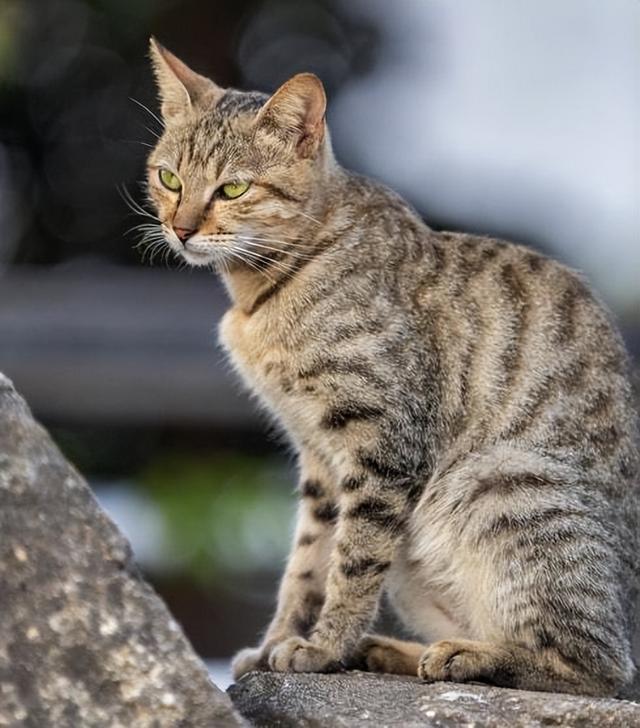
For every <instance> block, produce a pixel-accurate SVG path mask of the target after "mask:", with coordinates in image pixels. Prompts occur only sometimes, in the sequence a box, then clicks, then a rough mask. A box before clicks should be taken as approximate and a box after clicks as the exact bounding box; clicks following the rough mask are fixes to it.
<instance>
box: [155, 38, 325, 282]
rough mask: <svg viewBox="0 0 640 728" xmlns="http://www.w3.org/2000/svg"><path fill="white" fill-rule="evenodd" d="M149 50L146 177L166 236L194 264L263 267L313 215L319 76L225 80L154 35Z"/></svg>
mask: <svg viewBox="0 0 640 728" xmlns="http://www.w3.org/2000/svg"><path fill="white" fill-rule="evenodd" d="M151 60H152V64H153V69H154V72H155V76H156V80H157V83H158V88H159V95H160V101H161V115H162V121H163V125H164V131H163V133H162V135H161V136H160V138H159V140H158V143H157V145H156V147H155V149H153V151H152V152H151V154H150V155H149V160H148V179H147V182H148V192H149V197H150V200H151V202H152V203H153V205H154V206H155V208H156V211H157V216H158V218H159V221H160V226H161V230H162V234H163V235H164V238H165V240H166V242H167V243H168V245H169V246H170V247H171V249H172V250H173V251H174V253H176V254H177V255H178V256H180V257H182V258H184V260H186V261H187V262H188V263H190V264H192V265H212V264H214V265H216V266H218V267H220V268H222V269H224V268H228V267H233V266H235V265H238V264H242V265H249V266H250V267H255V268H262V267H263V264H264V263H265V262H267V261H269V260H272V259H273V258H274V257H276V258H277V257H278V256H280V255H281V254H282V252H283V251H284V250H287V249H289V248H291V247H292V246H294V245H295V244H296V241H299V240H300V237H301V235H302V234H303V233H304V231H305V230H306V229H307V228H308V226H309V224H312V223H311V218H312V217H313V216H312V215H310V213H309V211H310V210H313V209H315V208H316V207H317V205H316V202H317V199H316V198H317V197H318V196H319V195H322V179H323V176H324V175H325V174H326V173H327V171H328V169H329V168H330V167H331V165H332V159H333V157H332V155H331V149H330V144H329V141H328V136H327V131H326V126H325V120H324V116H325V107H326V99H325V94H324V90H323V87H322V83H321V82H320V80H319V79H318V78H317V77H316V76H314V75H312V74H309V73H303V74H298V75H297V76H294V77H293V78H292V79H290V80H289V81H287V82H286V83H285V84H284V85H283V86H281V87H280V88H279V89H278V90H277V91H276V92H275V93H274V94H273V95H272V96H271V97H269V96H268V95H265V94H262V93H257V92H242V91H236V90H233V89H228V90H225V89H222V88H220V87H219V86H217V85H216V84H215V83H214V82H213V81H211V80H209V79H208V78H205V77H203V76H200V75H199V74H197V73H195V72H194V71H192V70H191V69H190V68H188V67H187V66H186V65H185V64H184V63H183V62H182V61H180V60H179V59H178V58H176V56H174V55H173V54H172V53H170V52H169V51H167V50H166V49H165V48H163V47H162V46H160V45H159V44H158V43H157V42H156V41H155V40H154V39H152V40H151ZM298 244H299V242H298Z"/></svg>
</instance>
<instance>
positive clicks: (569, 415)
mask: <svg viewBox="0 0 640 728" xmlns="http://www.w3.org/2000/svg"><path fill="white" fill-rule="evenodd" d="M423 244H424V251H425V252H424V259H423V263H422V266H421V267H420V269H419V270H416V271H415V272H414V274H413V277H414V285H415V290H414V292H413V301H414V303H415V306H416V316H417V317H422V318H423V319H424V322H425V323H424V328H425V332H426V334H427V335H428V336H429V337H430V338H431V339H432V340H433V341H436V342H437V343H438V348H439V353H440V357H441V360H442V361H441V365H442V368H443V370H445V371H447V376H446V377H445V381H446V383H447V386H446V394H445V398H444V399H445V403H444V406H445V407H446V408H448V411H449V415H450V419H453V420H456V421H457V426H459V427H463V426H464V425H465V424H466V425H470V424H475V425H477V426H478V427H480V428H482V429H483V430H484V431H485V432H486V433H489V434H490V435H491V436H492V437H498V438H500V439H519V440H526V441H529V442H535V443H536V444H538V445H540V446H541V447H542V446H544V447H546V448H548V449H549V450H550V451H551V450H553V451H554V452H556V453H561V452H565V454H566V455H567V456H571V455H572V453H573V455H575V453H576V452H577V451H580V452H581V456H582V458H583V465H584V464H588V462H591V461H593V463H592V464H594V465H595V464H597V463H602V462H603V460H605V461H607V462H608V461H609V460H610V459H611V458H614V459H615V458H616V454H617V455H618V456H619V457H623V452H622V451H624V452H626V453H627V454H628V453H630V452H631V450H632V449H633V448H632V445H631V440H632V439H633V436H634V434H635V427H636V415H635V412H634V408H633V405H632V398H631V388H630V384H629V371H628V360H627V356H626V353H625V348H624V345H623V343H622V340H621V337H620V335H619V333H618V331H617V329H616V326H615V324H614V322H613V321H612V318H611V316H610V314H609V312H608V311H607V310H606V308H605V307H604V306H603V305H602V304H601V303H600V301H599V300H598V299H597V297H596V296H595V295H594V293H593V292H592V290H591V288H590V287H589V285H588V283H587V282H586V281H585V280H584V278H583V277H582V276H581V275H580V274H579V273H577V272H575V271H573V270H571V269H569V268H567V267H566V266H564V265H561V264H560V263H558V262H556V261H554V260H552V259H551V258H549V257H546V256H544V255H542V254H540V253H538V252H535V251H533V250H531V249H529V248H526V247H524V246H521V245H516V244H513V243H507V242H504V241H501V240H496V239H493V238H486V237H478V236H473V235H466V234H458V233H435V232H428V233H426V234H425V238H424V243H423ZM620 448H621V449H622V451H621V452H619V453H618V450H619V449H620ZM586 450H589V451H590V455H589V456H587V453H586ZM591 451H592V452H591ZM623 459H624V457H623ZM627 459H628V458H627ZM619 467H620V468H621V469H622V471H625V465H624V463H623V462H622V461H621V462H620V463H619ZM630 467H631V466H629V468H630Z"/></svg>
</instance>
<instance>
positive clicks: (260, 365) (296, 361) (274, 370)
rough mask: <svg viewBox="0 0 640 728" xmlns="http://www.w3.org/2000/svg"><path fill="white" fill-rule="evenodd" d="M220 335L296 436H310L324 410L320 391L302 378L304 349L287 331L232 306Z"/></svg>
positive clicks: (250, 383) (248, 381)
mask: <svg viewBox="0 0 640 728" xmlns="http://www.w3.org/2000/svg"><path fill="white" fill-rule="evenodd" d="M219 338H220V342H221V343H222V345H223V346H224V347H225V349H226V350H227V352H228V354H229V357H230V359H231V361H232V363H233V365H234V367H235V369H236V370H237V371H238V373H239V374H240V375H241V377H242V379H243V380H244V381H245V383H246V384H247V385H248V386H249V387H250V388H251V390H252V391H253V392H254V393H255V394H257V395H258V397H259V398H260V399H261V400H262V402H263V403H264V404H266V405H267V407H268V408H269V409H270V410H271V411H272V413H273V414H274V415H276V417H277V418H278V419H279V420H280V421H281V422H282V423H283V424H284V425H285V427H286V428H287V429H288V430H289V431H290V434H292V435H293V436H297V437H296V439H298V438H300V439H305V438H307V437H308V436H309V435H310V434H311V432H312V430H313V429H314V427H315V423H317V421H318V416H319V413H320V412H321V410H322V406H321V402H319V401H318V397H317V393H316V392H315V391H314V390H313V388H311V387H306V388H305V386H304V384H303V383H302V382H301V381H300V377H299V372H300V366H301V351H300V349H299V347H296V346H295V345H292V344H291V341H290V340H289V341H287V337H286V334H285V332H283V331H281V330H278V329H276V328H274V326H273V324H272V325H271V326H269V325H268V324H265V322H264V321H261V320H260V319H257V318H255V317H248V316H246V315H245V314H243V313H242V312H241V311H237V310H235V309H232V310H231V311H229V312H227V314H225V316H224V317H223V319H222V321H221V323H220V328H219Z"/></svg>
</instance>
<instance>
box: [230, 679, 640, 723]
mask: <svg viewBox="0 0 640 728" xmlns="http://www.w3.org/2000/svg"><path fill="white" fill-rule="evenodd" d="M229 694H230V695H231V699H232V700H233V702H234V703H235V705H236V707H237V708H238V710H239V711H240V712H241V713H242V714H243V715H244V716H245V717H246V718H247V719H249V720H250V721H251V722H252V723H253V724H254V725H256V726H269V727H270V728H276V727H277V728H285V727H287V728H288V727H291V728H294V727H295V728H325V727H326V728H341V727H342V726H349V728H385V727H386V726H387V727H388V728H399V727H400V726H402V728H412V726H434V728H435V727H436V726H437V727H438V728H448V727H449V726H456V727H459V726H466V728H507V727H508V728H543V727H544V728H548V727H549V726H561V727H562V728H565V727H567V728H568V727H569V726H570V727H572V728H573V727H575V728H578V727H580V728H587V727H591V726H593V727H594V728H595V727H596V726H598V728H600V727H604V726H611V728H636V727H637V726H640V705H637V704H636V703H631V702H627V701H624V700H606V699H598V698H586V697H575V696H572V695H560V694H551V693H532V692H525V691H522V690H506V689H504V688H494V687H489V686H486V685H480V684H477V683H476V684H466V685H457V684H454V683H434V684H432V685H426V684H424V683H422V682H420V681H419V680H418V678H409V677H406V678H405V677H397V676H390V675H374V674H368V673H360V672H351V673H341V674H336V675H290V674H289V675H286V674H277V673H257V672H254V673H250V674H249V675H246V676H245V677H244V678H242V679H241V680H240V681H239V682H237V683H236V684H235V685H232V686H231V687H230V688H229Z"/></svg>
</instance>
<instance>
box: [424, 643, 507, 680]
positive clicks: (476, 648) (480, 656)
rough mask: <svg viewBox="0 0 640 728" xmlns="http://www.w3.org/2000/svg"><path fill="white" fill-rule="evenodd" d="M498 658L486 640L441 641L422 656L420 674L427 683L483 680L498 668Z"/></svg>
mask: <svg viewBox="0 0 640 728" xmlns="http://www.w3.org/2000/svg"><path fill="white" fill-rule="evenodd" d="M498 658H499V655H498V654H494V652H492V651H491V650H488V649H486V647H485V645H484V643H480V642H473V641H471V640H441V641H440V642H435V643H434V644H432V645H430V646H429V647H428V648H427V649H426V650H425V652H424V654H423V655H422V657H421V658H420V663H419V665H418V677H420V678H422V679H423V680H425V681H427V682H434V681H436V680H450V681H452V682H468V681H470V680H483V679H486V678H487V675H489V674H490V673H491V672H492V671H493V670H494V669H495V666H496V664H497V661H498Z"/></svg>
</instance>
